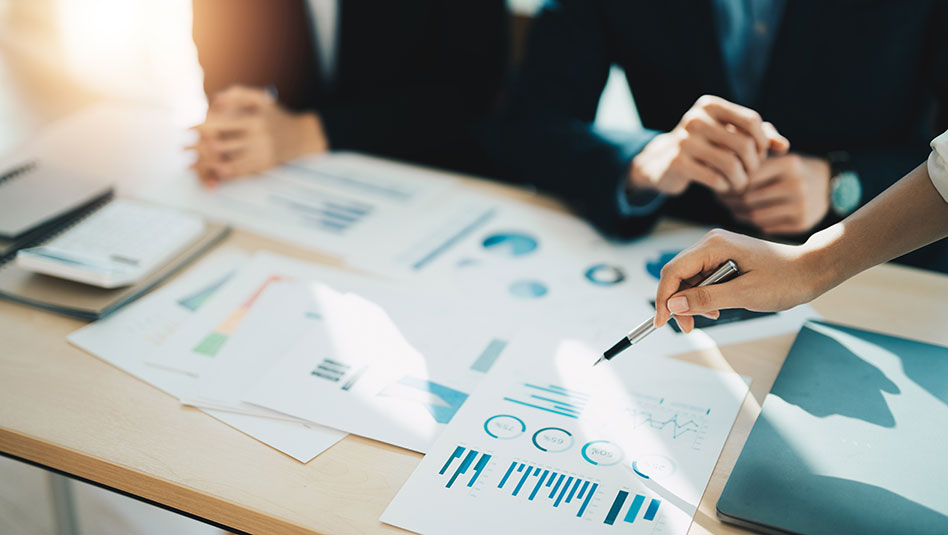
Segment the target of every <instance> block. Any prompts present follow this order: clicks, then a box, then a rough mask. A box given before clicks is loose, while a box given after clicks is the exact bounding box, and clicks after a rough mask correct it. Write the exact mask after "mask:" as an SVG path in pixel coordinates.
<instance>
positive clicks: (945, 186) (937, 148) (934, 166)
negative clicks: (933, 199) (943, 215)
mask: <svg viewBox="0 0 948 535" xmlns="http://www.w3.org/2000/svg"><path fill="white" fill-rule="evenodd" d="M928 176H929V177H931V179H932V184H934V185H935V189H936V190H938V193H940V194H941V196H942V198H943V199H945V202H948V132H945V133H944V134H942V135H940V136H938V137H936V138H935V139H933V140H932V153H931V154H930V155H929V156H928Z"/></svg>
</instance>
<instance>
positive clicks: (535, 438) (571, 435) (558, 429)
mask: <svg viewBox="0 0 948 535" xmlns="http://www.w3.org/2000/svg"><path fill="white" fill-rule="evenodd" d="M551 429H555V430H557V431H562V432H564V433H566V436H568V437H569V439H570V443H569V446H566V447H565V448H563V449H561V450H556V451H553V452H550V450H549V449H547V448H544V447H543V446H541V445H539V444H537V435H539V434H540V433H542V432H544V431H549V430H551ZM530 440H531V441H533V445H534V446H536V447H537V449H538V450H540V451H542V452H544V453H561V452H564V451H566V450H568V449H570V448H572V447H573V444H575V443H576V439H575V438H573V434H572V433H570V432H569V431H567V430H565V429H563V428H562V427H544V428H543V429H538V430H537V432H536V433H534V434H533V437H532V438H531V439H530Z"/></svg>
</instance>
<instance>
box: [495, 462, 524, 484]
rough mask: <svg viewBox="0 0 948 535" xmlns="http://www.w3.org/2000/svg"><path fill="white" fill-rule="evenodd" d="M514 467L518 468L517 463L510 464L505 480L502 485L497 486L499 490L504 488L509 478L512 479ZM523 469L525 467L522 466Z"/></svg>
mask: <svg viewBox="0 0 948 535" xmlns="http://www.w3.org/2000/svg"><path fill="white" fill-rule="evenodd" d="M514 466H517V461H513V462H512V463H510V468H508V469H507V473H506V474H504V478H503V479H501V480H500V484H498V485H497V488H498V489H502V488H504V483H506V482H507V478H508V477H510V474H511V472H513V469H514ZM520 466H521V467H522V466H523V465H520Z"/></svg>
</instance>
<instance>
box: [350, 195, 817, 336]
mask: <svg viewBox="0 0 948 535" xmlns="http://www.w3.org/2000/svg"><path fill="white" fill-rule="evenodd" d="M707 230H708V229H700V228H699V229H694V230H682V231H670V232H661V233H654V234H650V235H648V236H644V237H642V238H640V239H638V240H634V241H631V242H628V243H618V242H609V241H607V240H605V239H603V238H602V237H601V236H600V235H599V234H597V233H596V232H595V230H594V229H592V227H590V226H589V225H588V224H586V223H584V222H582V221H580V220H578V219H577V218H575V217H572V216H569V215H565V214H560V213H554V212H550V211H548V210H544V209H541V208H537V207H531V206H526V205H522V204H521V205H514V204H508V203H500V204H498V212H497V213H496V214H495V216H494V217H493V218H491V219H490V220H488V221H485V222H484V223H483V224H482V225H480V226H478V227H476V228H474V229H472V230H471V231H470V232H469V233H468V234H466V235H465V236H463V237H459V239H457V240H454V241H452V242H451V243H450V246H449V247H444V248H442V249H440V250H439V251H438V254H437V255H433V256H431V257H430V259H429V261H428V262H427V263H425V264H424V265H422V266H420V267H417V269H415V268H414V267H411V266H407V265H402V268H405V269H403V274H408V275H411V276H409V277H406V279H405V282H406V283H410V282H412V281H414V282H415V283H417V284H419V285H423V286H425V287H428V288H439V289H442V291H443V292H445V293H446V294H447V295H454V296H457V297H456V298H457V299H464V300H467V301H468V302H469V303H470V305H469V306H470V307H471V308H472V310H481V311H482V313H489V314H492V315H499V314H502V315H504V316H505V319H506V320H507V321H508V322H511V323H520V324H523V323H535V324H538V325H542V326H543V327H544V328H546V329H548V330H551V331H556V332H565V333H569V334H576V335H580V336H582V337H584V338H589V337H590V336H598V334H599V333H600V332H605V331H608V333H610V334H609V336H606V338H609V337H611V338H614V339H615V340H618V338H619V337H621V336H622V335H623V334H625V333H626V332H628V330H629V329H630V328H632V327H633V326H634V325H637V324H638V323H640V322H641V321H643V320H644V319H646V318H648V317H649V316H650V315H652V314H653V313H654V298H655V290H656V287H657V286H658V279H659V277H660V272H661V269H662V267H663V266H664V265H665V263H667V262H668V261H670V260H671V259H672V258H674V256H675V255H677V254H678V253H679V252H680V251H682V250H683V249H685V248H687V247H689V246H691V245H693V244H694V243H695V242H697V241H698V240H700V239H701V238H702V237H703V236H704V235H705V233H706V232H707ZM364 267H365V269H371V266H368V265H366V266H364ZM409 267H411V269H407V268H409ZM818 317H819V314H818V313H816V311H815V310H813V308H811V307H810V306H808V305H801V306H798V307H796V308H794V309H792V310H789V311H785V312H780V313H759V312H751V311H747V310H743V309H737V310H725V311H722V313H721V317H720V318H719V319H718V320H709V319H706V318H702V317H698V318H696V324H697V326H698V330H696V331H695V332H694V333H692V334H687V335H686V334H683V333H680V332H678V331H677V330H676V329H677V324H675V323H674V322H672V323H670V324H669V326H668V327H666V329H668V330H671V331H674V332H675V333H676V336H673V337H670V339H669V343H671V344H673V345H675V346H677V347H678V348H679V349H678V350H679V351H685V350H686V349H687V348H689V347H693V346H697V347H702V348H712V347H715V346H717V345H725V344H733V343H739V342H744V341H748V340H753V339H755V338H764V337H768V336H774V335H778V334H784V333H791V332H796V331H797V330H799V329H800V327H801V326H802V325H803V323H804V321H806V320H807V319H811V318H818ZM525 320H526V321H525ZM615 340H613V341H612V342H610V345H611V343H613V342H614V341H615ZM674 349H675V348H674V347H669V348H668V350H674Z"/></svg>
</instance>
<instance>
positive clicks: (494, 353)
mask: <svg viewBox="0 0 948 535" xmlns="http://www.w3.org/2000/svg"><path fill="white" fill-rule="evenodd" d="M506 347H507V341H506V340H501V339H499V338H494V339H493V340H491V341H490V342H489V343H488V344H487V347H485V348H484V351H482V352H481V354H480V356H479V357H477V360H475V361H474V364H471V369H472V370H474V371H476V372H481V373H487V372H489V371H490V369H491V367H492V366H493V365H494V363H495V362H497V357H499V356H500V354H501V353H503V351H504V348H506Z"/></svg>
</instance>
